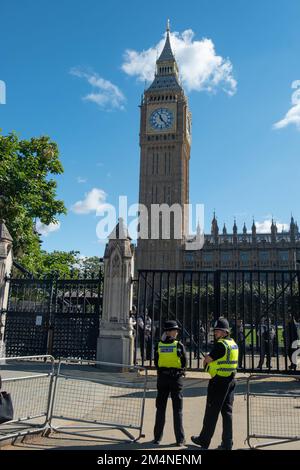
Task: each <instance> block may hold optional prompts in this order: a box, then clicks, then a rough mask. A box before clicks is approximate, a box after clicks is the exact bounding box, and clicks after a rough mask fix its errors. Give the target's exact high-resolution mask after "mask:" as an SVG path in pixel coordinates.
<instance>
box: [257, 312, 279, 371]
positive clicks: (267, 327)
mask: <svg viewBox="0 0 300 470" xmlns="http://www.w3.org/2000/svg"><path fill="white" fill-rule="evenodd" d="M258 333H259V342H260V358H259V363H258V365H257V369H262V367H263V365H264V361H265V356H267V368H268V369H271V368H272V365H271V359H272V355H273V342H274V338H275V328H274V326H273V325H272V324H271V319H270V318H265V319H264V321H262V322H261V324H260V325H259V330H258Z"/></svg>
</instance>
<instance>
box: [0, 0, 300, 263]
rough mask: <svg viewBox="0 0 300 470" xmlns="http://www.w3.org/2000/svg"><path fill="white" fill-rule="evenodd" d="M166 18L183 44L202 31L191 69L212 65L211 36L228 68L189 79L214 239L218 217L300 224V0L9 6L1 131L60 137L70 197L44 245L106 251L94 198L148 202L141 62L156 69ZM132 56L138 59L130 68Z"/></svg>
mask: <svg viewBox="0 0 300 470" xmlns="http://www.w3.org/2000/svg"><path fill="white" fill-rule="evenodd" d="M167 18H170V21H171V30H172V31H173V32H174V31H175V32H177V33H178V34H177V36H176V37H177V39H178V44H179V45H180V44H181V45H183V42H182V41H183V39H182V33H183V32H184V31H187V30H192V31H193V33H194V36H193V37H192V36H190V46H191V47H192V46H193V47H194V46H195V47H194V49H193V50H194V52H195V51H196V52H195V54H194V56H192V57H191V58H190V59H187V55H184V51H185V49H184V48H183V49H182V50H181V53H180V51H179V50H178V56H180V54H181V56H182V60H183V61H184V60H185V61H186V63H185V65H188V64H189V62H187V61H188V60H190V67H191V70H194V68H195V67H196V68H197V64H196V62H197V63H198V65H199V61H200V63H201V61H202V58H201V57H200V58H199V56H197V55H196V53H197V51H199V50H201V47H202V46H203V47H204V45H205V44H206V45H207V44H208V43H207V42H206V43H204V42H203V40H204V39H205V38H206V39H208V40H210V42H209V44H210V45H211V46H212V47H213V54H214V55H213V58H214V59H215V63H216V64H217V62H218V60H219V61H220V64H219V66H218V65H216V68H215V70H214V75H213V74H212V75H211V76H210V77H208V78H207V80H206V81H203V82H201V80H200V82H199V80H198V82H197V79H199V77H200V79H201V77H202V78H203V76H201V73H203V71H202V72H201V71H200V72H199V73H200V76H199V73H198V75H196V77H195V81H194V82H193V83H189V82H188V78H187V77H188V75H187V74H186V79H187V81H186V82H185V84H186V91H187V95H188V97H189V104H190V109H191V112H192V117H193V128H192V152H191V160H190V201H191V202H192V203H203V204H204V205H205V231H206V232H207V231H209V230H210V221H211V218H212V212H213V210H214V209H215V210H216V215H217V217H218V222H219V226H220V227H221V228H222V226H223V223H224V222H226V225H227V227H228V229H229V230H230V231H231V228H232V225H233V219H234V216H236V219H237V224H238V227H239V229H240V230H241V229H242V225H243V223H244V221H245V222H246V225H247V227H248V228H250V226H251V223H252V216H254V218H255V220H256V221H258V222H260V223H261V224H264V222H265V221H267V220H269V219H270V217H271V216H272V215H273V217H274V219H275V220H277V221H278V222H279V227H281V224H282V223H285V224H287V223H289V220H290V214H291V212H293V215H294V217H295V219H296V220H298V221H300V208H299V181H300V171H299V169H300V165H299V157H300V125H299V121H300V112H299V107H300V104H299V103H300V97H299V96H298V95H299V94H297V93H298V91H299V88H298V83H297V82H296V81H297V80H300V61H299V57H300V2H299V0H288V1H286V0H285V1H283V0H260V1H258V0H252V1H251V2H249V1H246V0H228V1H226V2H225V1H222V0H201V1H199V0H198V1H187V2H185V3H184V5H183V4H182V2H181V1H177V0H173V1H172V2H168V1H165V2H161V1H157V0H153V1H152V2H151V4H149V9H147V7H146V6H145V5H144V4H142V3H141V2H140V1H136V0H133V1H130V2H129V1H128V2H123V1H111V2H102V1H97V0H86V1H85V2H83V1H78V0H53V1H51V2H50V1H49V0H48V1H45V0H25V1H24V0H18V1H17V0H11V1H10V2H5V3H4V2H2V5H1V10H0V80H2V81H4V82H5V84H6V104H5V105H2V104H1V105H0V128H2V130H3V133H4V134H6V133H8V132H10V131H12V130H15V131H17V133H18V134H19V136H20V137H21V138H29V137H31V136H38V135H42V134H47V135H49V136H50V137H51V138H52V139H53V140H55V141H56V142H57V143H58V145H59V149H60V156H61V160H62V162H63V165H64V169H65V172H64V175H62V176H60V177H59V178H58V194H59V197H60V198H62V199H63V200H64V201H65V204H66V206H67V208H68V209H69V210H68V215H67V216H64V217H61V218H60V227H59V230H56V231H53V232H51V233H49V234H48V235H47V236H44V237H43V240H44V243H43V247H44V248H45V249H47V250H53V249H61V250H71V249H78V250H80V251H81V253H82V254H83V255H86V256H90V255H101V254H102V253H103V248H104V244H103V243H99V240H98V238H97V236H96V225H97V222H98V221H99V217H98V216H97V215H96V208H97V207H98V206H97V205H96V206H95V205H94V206H95V207H94V206H93V200H92V199H93V197H92V196H93V195H94V196H95V195H96V197H98V199H99V198H100V199H101V195H103V193H105V194H106V200H105V201H106V202H107V203H110V204H116V203H117V200H118V196H119V195H127V196H128V200H129V203H134V202H137V199H138V178H139V145H138V133H139V108H138V105H139V103H140V97H141V94H142V92H143V90H144V82H143V81H142V80H139V77H140V75H141V69H139V65H140V64H139V62H138V61H139V60H141V59H142V58H143V60H145V61H147V60H148V59H149V60H150V56H151V51H152V52H153V50H155V47H156V45H157V44H158V43H159V41H161V40H162V39H163V35H164V31H165V25H166V19H167ZM190 34H191V33H190ZM175 40H176V38H175V39H174V41H175ZM171 41H172V39H171ZM180 41H181V43H180ZM201 45H202V46H201ZM198 46H199V48H200V49H199V48H198V49H197V47H198ZM126 50H133V51H136V56H135V58H136V61H137V62H136V63H135V62H134V61H133V60H132V61H131V63H130V64H129V66H128V68H127V73H126V71H125V70H124V68H126V67H124V64H125V63H126V61H127V63H128V61H129V59H128V54H127V59H126V55H125V54H126ZM143 50H144V51H148V52H147V53H145V55H144V56H141V55H140V53H141V52H142V51H143ZM203 51H204V52H205V51H206V49H205V47H204V49H203ZM175 52H176V51H175ZM218 58H219V59H218ZM204 59H205V58H204V56H203V60H204ZM193 61H194V62H193ZM204 61H205V60H204ZM150 65H151V64H150ZM222 67H223V68H222ZM128 70H130V71H131V73H132V74H131V75H130V74H129V72H128ZM195 70H196V69H195ZM218 71H219V72H220V71H221V73H224V77H225V78H224V77H223V78H224V80H223V81H222V80H220V82H217V80H216V77H217V73H218ZM195 73H197V70H196V72H195ZM226 73H227V81H226ZM91 77H92V78H91ZM140 78H141V77H140ZM213 79H215V82H214V83H213V82H212V81H213ZM92 80H94V82H93V83H92ZM230 80H231V82H230ZM89 81H90V83H89ZM91 83H92V84H91ZM233 84H234V85H233ZM292 84H294V88H292ZM292 94H293V97H294V98H293V100H294V104H292V102H291V100H292ZM298 112H299V114H298ZM287 113H290V114H287ZM298 118H299V121H298ZM275 123H280V124H277V128H275V127H274V124H275ZM93 189H94V190H98V193H97V192H96V193H95V191H94V193H91V191H92V190H93ZM86 195H90V199H89V200H87V199H86ZM91 200H92V202H91ZM79 201H83V204H81V206H80V205H79V206H80V207H81V211H80V210H79V211H78V210H77V211H76V207H77V208H78V207H79V206H78V204H77V206H76V203H78V202H79ZM88 201H90V202H91V204H90V205H89V202H88ZM98 202H99V201H98ZM74 205H75V209H74ZM85 209H86V210H85ZM262 226H263V225H262Z"/></svg>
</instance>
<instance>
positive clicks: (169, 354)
mask: <svg viewBox="0 0 300 470" xmlns="http://www.w3.org/2000/svg"><path fill="white" fill-rule="evenodd" d="M177 344H178V341H176V340H174V341H173V343H163V342H162V341H160V342H159V343H158V349H157V351H158V367H172V368H174V369H181V367H182V366H181V360H180V357H178V355H177Z"/></svg>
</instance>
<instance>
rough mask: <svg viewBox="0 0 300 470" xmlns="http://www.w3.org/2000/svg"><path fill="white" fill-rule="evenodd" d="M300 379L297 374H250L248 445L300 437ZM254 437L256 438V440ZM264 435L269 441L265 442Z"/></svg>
mask: <svg viewBox="0 0 300 470" xmlns="http://www.w3.org/2000/svg"><path fill="white" fill-rule="evenodd" d="M299 380H300V377H299V375H298V376H297V375H269V374H268V375H261V374H252V375H250V377H249V378H248V381H247V442H248V445H249V447H250V448H252V449H256V448H259V447H267V446H271V445H275V444H284V443H288V442H293V441H298V440H300V383H299ZM253 439H256V442H255V443H253V442H252V441H253ZM266 439H268V440H269V439H271V441H267V442H266Z"/></svg>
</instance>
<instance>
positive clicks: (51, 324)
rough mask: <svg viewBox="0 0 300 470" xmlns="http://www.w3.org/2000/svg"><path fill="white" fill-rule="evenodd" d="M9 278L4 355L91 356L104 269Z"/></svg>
mask: <svg viewBox="0 0 300 470" xmlns="http://www.w3.org/2000/svg"><path fill="white" fill-rule="evenodd" d="M7 282H9V299H8V306H7V311H6V312H3V313H2V322H5V328H4V343H5V354H6V356H27V355H29V356H31V355H40V354H52V355H53V356H54V357H56V358H59V357H67V358H76V359H90V360H93V359H96V347H97V337H98V335H99V320H100V316H101V312H102V297H103V273H102V271H101V272H100V274H99V276H98V277H91V278H86V277H85V278H76V279H75V278H74V279H58V278H56V277H51V278H47V279H46V278H43V279H25V278H24V279H23V278H20V279H15V278H11V279H9V280H8V281H7Z"/></svg>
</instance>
